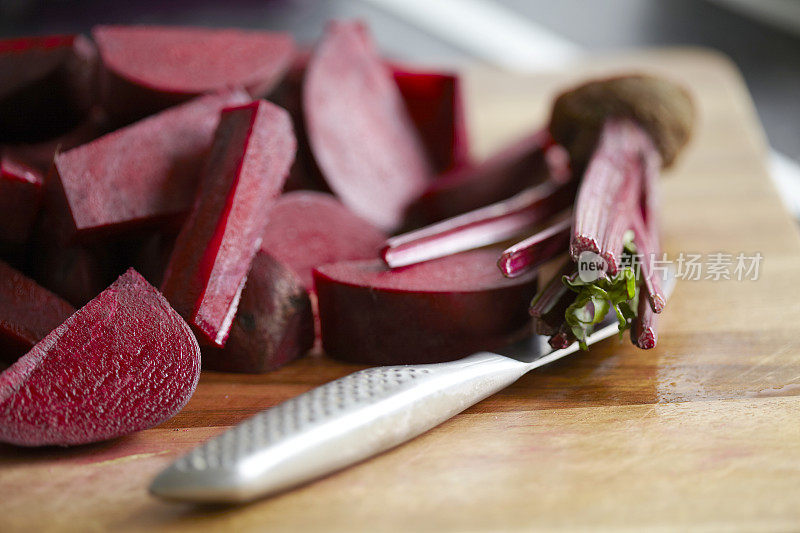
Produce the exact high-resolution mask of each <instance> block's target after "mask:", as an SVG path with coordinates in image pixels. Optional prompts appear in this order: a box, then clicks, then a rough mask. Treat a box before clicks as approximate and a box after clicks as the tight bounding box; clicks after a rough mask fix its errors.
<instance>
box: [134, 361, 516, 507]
mask: <svg viewBox="0 0 800 533" xmlns="http://www.w3.org/2000/svg"><path fill="white" fill-rule="evenodd" d="M528 368H530V367H529V365H528V364H526V363H522V362H520V361H516V360H514V359H509V358H507V357H503V356H500V355H496V354H491V353H479V354H475V355H473V356H470V357H468V358H466V359H461V360H459V361H453V362H451V363H440V364H431V365H416V366H394V367H378V368H370V369H367V370H362V371H360V372H356V373H354V374H350V375H349V376H345V377H343V378H341V379H338V380H336V381H333V382H331V383H328V384H326V385H323V386H321V387H318V388H316V389H313V390H311V391H309V392H307V393H305V394H302V395H300V396H297V397H296V398H292V399H290V400H288V401H286V402H283V403H281V404H279V405H277V406H275V407H273V408H271V409H268V410H266V411H264V412H262V413H259V414H257V415H255V416H254V417H253V418H250V419H248V420H246V421H245V422H243V423H241V424H239V425H238V426H236V427H234V428H232V429H230V430H229V431H227V432H225V433H223V434H221V435H219V436H218V437H216V438H214V439H212V440H210V441H208V442H207V443H205V444H204V445H202V446H200V447H199V448H196V449H195V450H193V451H192V452H190V453H189V454H188V455H185V456H184V457H182V458H180V459H178V460H177V461H176V462H175V463H174V464H173V465H172V466H170V467H169V468H168V469H167V470H165V471H164V472H162V473H161V474H160V475H159V476H158V477H157V478H156V479H155V480H154V481H153V484H152V485H151V487H150V491H151V492H152V493H153V494H155V495H157V496H160V497H164V498H168V499H174V500H187V501H198V502H243V501H248V500H252V499H255V498H258V497H262V496H266V495H269V494H273V493H275V492H279V491H282V490H286V489H289V488H291V487H294V486H296V485H299V484H302V483H304V482H307V481H310V480H312V479H315V478H318V477H322V476H324V475H326V474H329V473H331V472H334V471H336V470H339V469H342V468H344V467H346V466H348V465H351V464H353V463H356V462H358V461H361V460H363V459H366V458H368V457H371V456H373V455H375V454H378V453H380V452H382V451H385V450H387V449H389V448H392V447H394V446H396V445H398V444H400V443H402V442H405V441H407V440H409V439H412V438H413V437H416V436H417V435H419V434H421V433H424V432H425V431H427V430H428V429H430V428H432V427H434V426H436V425H438V424H440V423H442V422H444V421H445V420H447V419H449V418H450V417H452V416H454V415H455V414H457V413H459V412H461V411H463V410H464V409H466V408H467V407H469V406H471V405H473V404H475V403H477V402H479V401H480V400H482V399H484V398H486V397H487V396H489V395H491V394H493V393H495V392H497V391H498V390H500V389H502V388H504V387H507V386H508V385H510V384H511V383H513V382H514V381H516V380H517V379H518V378H519V377H520V376H521V375H523V374H524V373H525V372H526V370H527V369H528Z"/></svg>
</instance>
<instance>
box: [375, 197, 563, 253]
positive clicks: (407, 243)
mask: <svg viewBox="0 0 800 533" xmlns="http://www.w3.org/2000/svg"><path fill="white" fill-rule="evenodd" d="M574 198H575V183H574V182H568V183H565V184H562V183H556V182H553V181H546V182H544V183H542V184H540V185H537V186H535V187H532V188H530V189H527V190H525V191H522V192H521V193H519V194H517V195H515V196H512V197H511V198H509V199H507V200H503V201H501V202H497V203H495V204H492V205H489V206H486V207H482V208H480V209H476V210H474V211H470V212H468V213H464V214H463V215H459V216H456V217H453V218H450V219H447V220H443V221H441V222H437V223H435V224H431V225H430V226H426V227H424V228H420V229H418V230H414V231H410V232H408V233H404V234H402V235H398V236H396V237H392V238H390V239H389V240H388V241H387V245H386V247H385V248H384V250H383V252H382V257H383V260H384V261H385V262H386V264H387V265H388V266H389V267H391V268H397V267H402V266H408V265H413V264H416V263H421V262H423V261H429V260H431V259H437V258H440V257H445V256H448V255H453V254H456V253H459V252H464V251H467V250H472V249H475V248H480V247H482V246H487V245H489V244H496V243H499V242H502V241H504V240H506V239H510V238H511V237H514V236H515V235H518V234H520V233H521V232H523V231H525V230H530V229H531V228H532V227H534V226H536V225H537V224H540V223H542V222H543V221H545V220H546V219H548V218H550V217H551V216H553V215H554V214H556V213H558V212H559V211H562V210H563V209H566V208H567V207H569V206H570V205H571V204H572V202H573V200H574Z"/></svg>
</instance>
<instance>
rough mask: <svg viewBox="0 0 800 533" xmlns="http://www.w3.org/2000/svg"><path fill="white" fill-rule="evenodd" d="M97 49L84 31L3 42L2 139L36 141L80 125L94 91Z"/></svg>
mask: <svg viewBox="0 0 800 533" xmlns="http://www.w3.org/2000/svg"><path fill="white" fill-rule="evenodd" d="M95 65H96V52H95V50H94V46H93V45H92V43H91V42H90V41H89V40H88V39H86V38H84V37H81V36H79V35H52V36H47V37H22V38H17V39H7V40H0V124H2V127H1V128H0V142H5V143H8V142H10V143H15V142H36V141H42V140H44V139H48V138H50V137H54V136H56V135H59V134H61V133H63V132H65V131H68V130H69V129H71V128H73V127H74V126H75V125H77V124H78V123H79V122H80V121H81V119H82V118H83V117H84V115H85V114H86V111H87V110H88V109H89V106H90V105H91V103H92V101H93V99H94V94H93V88H94V82H95V76H94V73H95Z"/></svg>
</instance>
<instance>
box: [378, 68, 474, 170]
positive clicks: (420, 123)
mask: <svg viewBox="0 0 800 533" xmlns="http://www.w3.org/2000/svg"><path fill="white" fill-rule="evenodd" d="M392 75H393V76H394V81H395V83H397V87H398V88H399V89H400V94H401V96H402V97H403V101H404V102H405V105H406V109H407V110H408V114H409V116H410V117H411V120H412V121H413V123H414V126H415V127H416V129H417V131H418V132H419V134H420V137H421V138H422V142H423V144H424V145H425V148H426V150H427V152H428V156H429V157H430V160H431V163H432V164H433V167H434V170H435V172H437V173H442V172H446V171H448V170H453V169H456V168H461V167H464V166H466V165H467V164H469V161H470V159H469V157H470V156H469V138H468V135H467V118H466V113H465V109H464V100H463V96H462V94H461V80H460V79H459V77H458V76H457V75H456V74H453V73H450V72H438V71H421V70H418V69H410V68H408V67H405V66H399V65H398V66H393V67H392Z"/></svg>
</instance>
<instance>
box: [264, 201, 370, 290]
mask: <svg viewBox="0 0 800 533" xmlns="http://www.w3.org/2000/svg"><path fill="white" fill-rule="evenodd" d="M385 242H386V235H384V234H383V233H382V232H381V231H380V230H378V229H377V228H376V227H374V226H373V225H372V224H370V223H369V222H367V221H366V220H364V219H362V218H361V217H359V216H357V215H355V214H353V213H352V212H351V211H349V210H348V209H347V208H346V207H345V206H344V205H342V204H341V202H339V201H338V200H336V199H335V198H333V197H332V196H330V195H328V194H323V193H318V192H307V191H296V192H292V193H289V194H286V195H284V196H282V197H281V198H279V199H278V200H277V201H276V202H275V204H274V205H273V206H272V208H270V211H269V222H268V223H267V227H266V229H265V230H264V233H263V240H262V241H261V249H262V250H263V251H265V252H267V253H269V254H270V255H271V256H273V257H274V258H275V259H277V260H278V261H280V262H281V263H283V265H285V266H286V267H288V268H290V269H291V270H292V271H293V272H294V273H295V274H297V276H299V278H300V280H301V281H302V283H303V285H305V286H306V287H307V288H308V290H309V291H310V290H313V275H312V270H313V269H314V268H316V267H318V266H320V265H324V264H327V263H336V262H339V261H347V260H353V259H374V258H377V257H378V254H379V252H380V249H381V248H382V247H383V245H384V243H385Z"/></svg>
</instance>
